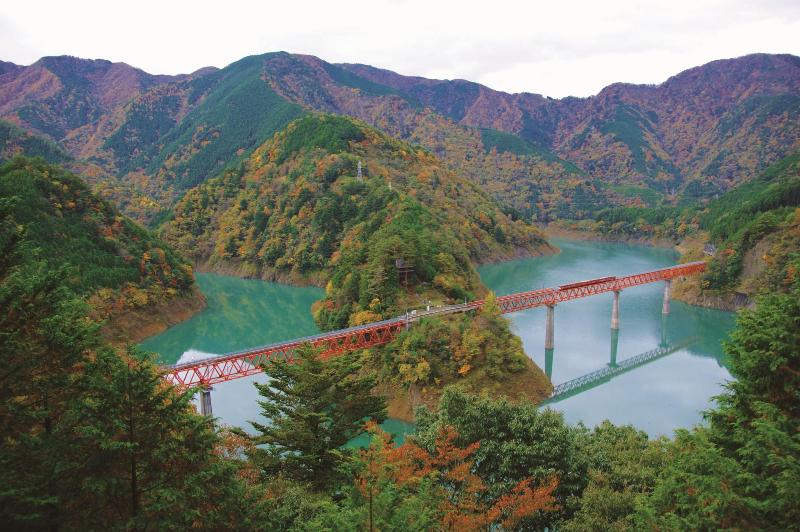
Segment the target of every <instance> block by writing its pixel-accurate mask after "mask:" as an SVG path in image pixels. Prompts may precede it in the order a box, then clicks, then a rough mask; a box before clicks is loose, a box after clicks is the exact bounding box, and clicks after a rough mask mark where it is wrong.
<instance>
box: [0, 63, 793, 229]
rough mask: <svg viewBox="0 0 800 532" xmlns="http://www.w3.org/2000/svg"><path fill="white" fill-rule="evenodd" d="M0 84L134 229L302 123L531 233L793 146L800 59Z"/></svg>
mask: <svg viewBox="0 0 800 532" xmlns="http://www.w3.org/2000/svg"><path fill="white" fill-rule="evenodd" d="M2 72H3V73H2V74H0V117H5V118H6V119H8V120H10V121H12V122H14V123H16V124H19V125H21V126H22V127H24V128H26V129H28V130H31V131H37V132H40V133H43V134H46V135H47V136H48V137H49V138H50V139H51V140H54V141H57V142H59V143H61V145H62V146H64V147H66V148H67V149H68V150H69V151H70V152H71V153H72V154H73V155H74V156H75V157H77V158H79V159H82V160H84V161H88V162H91V164H92V165H93V171H92V172H87V174H89V177H90V179H92V184H93V185H102V186H103V187H104V189H105V191H104V194H105V195H107V196H108V197H111V198H115V199H116V200H117V201H119V202H120V203H121V204H123V208H124V209H125V212H127V213H130V214H132V215H133V216H135V217H137V218H139V219H142V220H149V219H153V217H155V216H157V215H158V213H159V211H161V210H162V209H164V208H168V207H169V206H171V204H172V202H173V201H174V200H175V199H176V198H177V197H179V196H180V195H181V194H182V193H183V191H184V190H186V189H187V188H190V187H191V186H193V185H195V184H197V183H200V182H202V181H203V180H205V179H207V178H209V177H212V176H215V175H217V174H218V173H219V172H220V171H221V170H222V169H223V168H226V167H231V166H235V165H236V164H237V163H238V162H239V161H241V160H243V159H244V158H246V157H247V156H248V155H249V153H250V152H251V151H252V149H254V148H255V147H256V146H258V145H259V144H260V143H261V142H263V141H264V140H266V139H267V138H268V137H270V136H271V135H272V133H274V132H275V131H277V130H279V129H281V128H282V127H283V126H285V125H286V124H287V123H288V122H290V121H291V120H292V119H294V118H297V117H298V116H300V115H301V114H303V113H305V112H307V111H308V110H317V111H325V112H333V113H337V114H343V115H349V116H353V117H356V118H359V119H361V120H364V121H365V122H367V123H369V124H371V125H373V126H375V127H377V128H379V129H381V130H383V131H385V132H387V133H389V134H390V135H393V136H396V137H399V138H401V139H403V140H406V141H408V142H411V143H414V144H419V145H421V146H423V147H425V148H427V149H429V150H430V151H432V152H433V153H434V154H435V155H437V156H438V157H440V158H441V159H442V160H444V161H445V162H446V163H447V165H448V166H449V167H450V168H451V169H453V170H455V171H457V172H459V173H461V174H462V175H464V176H465V177H468V178H470V179H472V180H473V181H474V182H476V183H478V184H480V185H481V186H482V187H483V188H485V189H486V190H487V191H489V192H490V194H492V195H493V196H495V197H496V198H497V199H499V200H500V201H501V202H502V203H503V205H504V208H505V210H506V211H507V212H508V213H510V214H513V215H515V216H519V217H523V218H525V219H531V218H532V219H534V220H540V221H549V220H552V219H554V218H571V219H579V218H584V217H587V216H589V215H592V214H593V213H596V212H597V211H598V210H599V209H601V208H604V207H607V206H609V205H650V206H652V205H657V204H674V203H679V202H681V201H689V200H692V199H694V198H697V197H701V198H707V197H712V196H713V195H714V194H717V193H719V192H720V191H724V190H726V189H728V188H730V187H731V186H732V185H734V184H736V183H738V182H742V181H746V180H748V179H750V178H752V177H754V176H755V175H757V174H758V172H760V171H762V170H763V169H765V168H766V166H768V165H769V164H771V163H773V162H775V161H777V160H778V159H779V158H781V157H783V156H784V155H786V154H788V153H790V152H791V151H792V150H793V149H796V148H797V147H798V145H799V144H798V143H800V140H799V139H800V130H799V129H798V128H799V127H800V126H798V119H799V118H800V117H798V109H800V59H798V58H797V57H794V56H790V55H766V54H759V55H751V56H745V57H741V58H737V59H730V60H723V61H715V62H712V63H709V64H707V65H703V66H700V67H697V68H694V69H690V70H688V71H686V72H683V73H681V74H678V75H676V76H674V77H672V78H670V79H669V80H667V81H666V82H664V83H662V84H660V85H657V86H637V85H629V84H621V83H620V84H614V85H611V86H609V87H607V88H606V89H604V90H603V91H601V92H600V93H599V94H598V95H597V96H593V97H590V98H564V99H560V100H556V99H551V98H545V97H542V96H539V95H535V94H528V93H522V94H507V93H503V92H499V91H494V90H492V89H489V88H487V87H484V86H482V85H479V84H476V83H472V82H468V81H463V80H455V81H438V80H428V79H424V78H416V77H407V76H400V75H398V74H395V73H392V72H389V71H385V70H380V69H376V68H373V67H369V66H365V65H335V64H331V63H327V62H325V61H322V60H320V59H318V58H316V57H312V56H303V55H291V54H287V53H283V52H280V53H270V54H264V55H260V56H251V57H247V58H244V59H242V60H240V61H237V62H235V63H232V64H231V65H229V66H227V67H225V68H224V69H221V70H216V69H203V70H201V71H198V72H196V73H194V74H191V75H188V76H175V77H166V76H150V75H147V74H145V73H143V72H141V71H138V70H136V69H133V68H131V67H128V66H127V65H122V64H111V63H108V62H103V61H86V60H80V59H75V58H69V57H57V58H44V59H42V60H40V61H39V62H37V63H35V64H34V65H31V66H29V67H19V66H16V65H11V64H9V63H4V67H3V71H2ZM112 88H115V89H114V90H112ZM62 109H63V111H62ZM131 198H133V199H131Z"/></svg>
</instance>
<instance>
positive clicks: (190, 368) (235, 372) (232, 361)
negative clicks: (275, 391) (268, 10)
mask: <svg viewBox="0 0 800 532" xmlns="http://www.w3.org/2000/svg"><path fill="white" fill-rule="evenodd" d="M704 269H705V263H704V262H691V263H688V264H681V265H678V266H673V267H671V268H663V269H661V270H655V271H651V272H645V273H638V274H635V275H628V276H624V277H603V278H600V279H594V280H590V281H583V282H579V283H572V284H569V285H561V286H560V287H558V288H544V289H541V290H534V291H531V292H522V293H518V294H510V295H506V296H501V297H498V298H497V300H496V301H497V305H498V307H499V308H500V311H501V312H502V313H509V312H517V311H520V310H526V309H530V308H535V307H540V306H553V305H556V304H557V303H561V302H564V301H570V300H573V299H579V298H583V297H588V296H592V295H595V294H601V293H604V292H616V291H621V290H623V289H625V288H631V287H633V286H639V285H643V284H647V283H654V282H657V281H669V280H670V279H674V278H675V277H683V276H686V275H693V274H696V273H699V272H702V271H703V270H704ZM484 303H485V301H484V300H480V301H472V302H469V303H465V304H463V305H450V306H446V307H440V308H435V309H431V310H427V311H421V312H415V313H411V314H405V315H403V316H399V317H396V318H392V319H389V320H384V321H379V322H375V323H369V324H367V325H361V326H358V327H350V328H348V329H340V330H338V331H331V332H327V333H322V334H318V335H314V336H307V337H305V338H297V339H294V340H289V341H285V342H279V343H275V344H270V345H266V346H261V347H256V348H253V349H247V350H244V351H238V352H235V353H228V354H225V355H220V356H216V357H210V358H205V359H201V360H195V361H191V362H186V363H183V364H176V365H173V366H165V367H163V368H162V369H163V371H164V374H165V377H166V378H167V379H168V380H169V381H170V382H172V383H173V384H175V385H177V386H183V387H189V386H211V385H213V384H217V383H220V382H225V381H229V380H233V379H238V378H241V377H247V376H249V375H254V374H256V373H260V372H261V371H262V370H261V366H262V365H263V364H266V363H267V362H269V361H271V360H274V359H276V358H279V359H288V360H291V359H292V356H293V353H294V351H295V350H296V349H297V348H298V347H300V346H301V345H303V344H311V345H312V346H313V347H315V348H317V349H320V350H321V354H322V356H323V357H329V356H335V355H339V354H341V353H344V352H347V351H354V350H358V349H366V348H369V347H374V346H377V345H382V344H386V343H388V342H389V341H391V339H392V338H394V336H395V335H396V334H397V333H399V332H400V331H401V330H403V329H405V328H408V327H409V326H411V324H413V323H414V322H416V321H418V320H420V319H422V318H425V317H430V316H438V315H446V314H454V313H459V312H468V311H471V310H477V309H479V308H481V307H482V306H483V305H484Z"/></svg>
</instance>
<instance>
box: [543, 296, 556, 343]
mask: <svg viewBox="0 0 800 532" xmlns="http://www.w3.org/2000/svg"><path fill="white" fill-rule="evenodd" d="M555 309H556V306H555V305H547V324H546V325H545V331H544V348H545V349H553V337H554V334H555V325H554V323H553V321H554V319H555Z"/></svg>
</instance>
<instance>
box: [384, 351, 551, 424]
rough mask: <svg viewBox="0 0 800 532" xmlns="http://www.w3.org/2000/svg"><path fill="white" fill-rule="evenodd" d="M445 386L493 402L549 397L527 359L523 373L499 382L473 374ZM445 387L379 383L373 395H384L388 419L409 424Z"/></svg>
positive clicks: (546, 384)
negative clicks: (503, 399)
mask: <svg viewBox="0 0 800 532" xmlns="http://www.w3.org/2000/svg"><path fill="white" fill-rule="evenodd" d="M446 384H452V385H453V386H456V387H460V388H463V389H465V390H466V391H469V392H471V393H475V394H478V395H483V396H487V397H491V398H494V399H497V398H500V397H505V398H507V399H509V400H510V401H530V402H533V403H536V404H538V403H541V402H542V401H544V400H545V399H547V398H548V397H550V394H551V393H552V392H553V385H552V383H551V382H550V379H548V378H547V376H546V375H545V374H544V372H543V371H542V370H541V368H539V366H537V365H536V364H535V363H534V362H533V360H531V359H527V367H526V368H525V369H524V370H522V371H520V372H518V373H513V374H510V375H507V376H504V377H503V380H502V382H500V381H497V380H494V379H489V378H488V377H486V376H485V375H482V376H477V375H476V376H475V377H473V378H469V377H468V378H466V379H464V380H463V381H456V382H452V383H446ZM446 384H442V385H440V386H426V387H418V386H411V387H410V388H405V387H403V386H400V385H398V384H389V383H382V384H379V385H378V386H377V388H376V389H375V392H376V393H378V394H380V395H384V396H386V401H387V403H388V415H389V417H390V418H395V419H400V420H402V421H406V422H409V423H413V422H414V412H415V411H416V409H417V408H419V407H420V406H423V405H425V406H426V407H428V408H429V409H431V410H435V409H436V408H437V406H438V404H439V399H440V398H441V396H442V392H443V391H444V388H445V386H446Z"/></svg>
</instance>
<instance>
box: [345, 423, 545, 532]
mask: <svg viewBox="0 0 800 532" xmlns="http://www.w3.org/2000/svg"><path fill="white" fill-rule="evenodd" d="M370 431H371V433H372V434H373V438H372V443H371V444H370V447H369V448H368V449H366V450H363V451H362V452H361V456H360V457H361V471H360V473H359V474H358V476H357V477H356V485H357V486H358V489H359V492H360V493H361V495H362V496H363V497H364V498H365V502H366V504H367V505H368V507H369V509H370V511H369V514H368V525H369V526H370V528H371V527H372V526H374V525H375V524H376V523H377V522H385V521H386V519H385V516H386V514H387V513H389V512H393V511H395V509H394V508H393V507H387V506H386V505H380V504H378V505H376V504H375V501H379V502H383V501H385V500H386V499H387V494H394V495H395V496H394V497H389V498H388V499H389V500H390V501H396V500H397V499H399V498H400V497H398V495H399V494H402V495H403V497H402V500H404V501H416V502H427V504H424V505H423V507H424V508H426V509H427V511H425V512H421V513H415V514H411V513H408V512H403V514H402V515H404V516H406V517H408V518H410V519H411V521H409V522H407V523H405V525H407V526H408V527H411V528H417V527H419V525H420V524H421V523H423V522H428V521H429V520H430V519H431V518H432V517H435V518H436V520H437V521H438V524H437V528H438V529H440V530H459V531H462V530H463V531H469V530H485V529H487V528H489V527H492V526H497V525H501V526H503V527H504V528H505V529H513V528H514V527H516V526H517V525H518V524H519V523H520V522H522V520H523V519H525V518H526V517H529V516H531V515H534V514H536V513H538V512H548V511H551V510H553V509H555V506H556V503H555V499H554V498H553V491H554V490H555V488H556V487H557V480H556V478H555V477H551V478H548V479H546V480H545V481H544V482H542V483H540V484H539V485H534V483H533V482H532V479H530V478H526V479H523V480H521V481H519V482H518V483H517V484H516V485H514V486H513V487H512V488H511V489H510V490H508V491H507V492H506V493H504V494H502V495H501V496H500V497H497V498H494V499H493V498H491V497H489V496H488V487H487V484H486V482H485V481H484V480H483V479H482V478H481V477H480V476H479V475H478V474H476V472H475V469H476V468H475V458H474V456H475V453H476V451H477V450H478V449H479V447H480V443H479V442H475V443H472V444H470V445H468V446H466V447H459V446H458V445H457V444H456V440H457V438H458V434H457V433H456V432H455V429H453V427H450V426H444V427H442V428H441V430H440V432H439V435H438V436H437V438H436V443H435V447H434V448H433V449H432V450H426V449H424V448H422V447H420V446H419V445H418V444H416V443H415V442H414V441H413V440H411V441H408V442H406V443H404V444H403V445H401V446H394V445H393V444H392V442H391V439H390V438H389V436H388V435H387V434H386V433H384V432H382V431H381V430H380V429H379V428H378V427H377V426H372V427H371V428H370ZM373 506H376V507H377V510H378V512H377V515H376V512H375V509H376V508H374V507H373ZM431 510H432V511H431ZM393 517H396V516H393ZM395 521H396V519H395Z"/></svg>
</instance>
